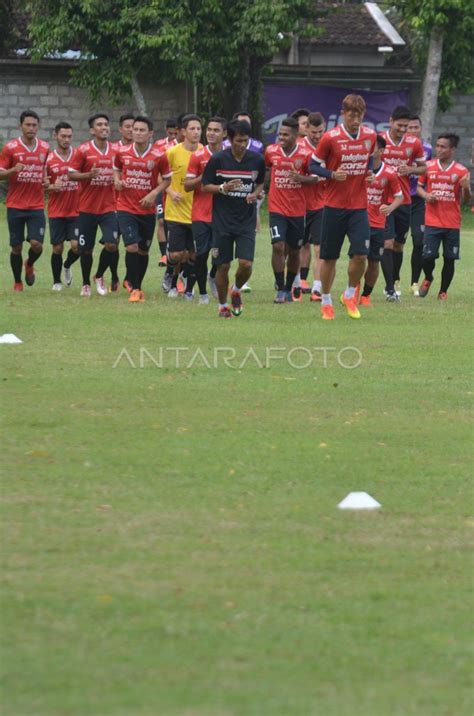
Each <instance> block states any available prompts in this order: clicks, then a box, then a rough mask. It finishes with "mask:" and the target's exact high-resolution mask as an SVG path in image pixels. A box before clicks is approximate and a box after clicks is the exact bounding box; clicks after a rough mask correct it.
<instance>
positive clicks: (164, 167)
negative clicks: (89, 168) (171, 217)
mask: <svg viewBox="0 0 474 716" xmlns="http://www.w3.org/2000/svg"><path fill="white" fill-rule="evenodd" d="M152 133H153V122H152V121H151V120H150V119H148V117H143V116H138V117H136V118H135V120H134V122H133V129H132V138H133V143H132V144H131V145H130V146H129V147H122V148H121V149H120V150H119V151H118V153H117V154H116V156H115V160H114V173H115V189H116V191H117V218H118V224H119V228H120V233H121V235H122V237H123V242H124V244H125V251H126V253H125V263H126V267H127V281H128V282H129V283H130V285H131V288H132V291H131V293H130V296H129V299H128V300H129V301H130V302H131V303H136V302H138V301H139V302H143V301H144V300H145V294H144V293H143V291H142V281H143V278H144V276H145V273H146V270H147V267H148V253H149V250H150V246H151V242H152V240H153V234H154V232H155V222H156V197H157V195H158V193H159V192H161V191H163V189H166V187H167V186H168V184H169V177H170V176H171V173H168V163H167V161H166V154H165V153H164V152H159V151H158V150H156V149H153V148H152V146H151V144H150V140H151V135H152ZM160 175H161V177H162V178H163V181H162V182H161V183H159V177H160Z"/></svg>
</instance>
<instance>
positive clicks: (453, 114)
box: [432, 92, 474, 183]
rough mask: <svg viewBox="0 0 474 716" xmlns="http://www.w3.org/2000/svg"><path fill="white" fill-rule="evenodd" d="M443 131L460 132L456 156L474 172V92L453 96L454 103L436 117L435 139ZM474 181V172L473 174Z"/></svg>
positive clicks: (457, 93)
mask: <svg viewBox="0 0 474 716" xmlns="http://www.w3.org/2000/svg"><path fill="white" fill-rule="evenodd" d="M442 132H454V133H455V134H459V136H460V138H461V141H460V144H459V148H458V151H457V155H456V158H457V159H458V160H459V161H460V162H461V163H462V164H464V165H465V166H466V167H468V168H469V169H470V170H471V172H474V156H473V149H474V148H473V141H474V94H470V95H467V94H460V93H459V92H456V93H455V94H454V96H453V105H452V107H451V109H450V110H449V111H448V112H445V113H444V114H439V115H438V116H437V117H436V122H435V127H434V131H433V137H432V138H433V141H435V139H436V137H437V135H438V134H441V133H442ZM471 179H472V180H473V183H474V174H472V175H471Z"/></svg>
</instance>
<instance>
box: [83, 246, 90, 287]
mask: <svg viewBox="0 0 474 716" xmlns="http://www.w3.org/2000/svg"><path fill="white" fill-rule="evenodd" d="M91 269H92V254H81V271H82V285H83V286H90V284H91Z"/></svg>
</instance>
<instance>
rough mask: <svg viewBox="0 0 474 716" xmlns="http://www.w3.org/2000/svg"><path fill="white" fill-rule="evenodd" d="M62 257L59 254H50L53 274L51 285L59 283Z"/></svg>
mask: <svg viewBox="0 0 474 716" xmlns="http://www.w3.org/2000/svg"><path fill="white" fill-rule="evenodd" d="M62 267H63V257H62V256H61V254H54V253H53V254H51V270H52V272H53V283H61V269H62Z"/></svg>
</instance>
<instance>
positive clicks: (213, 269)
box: [209, 265, 217, 278]
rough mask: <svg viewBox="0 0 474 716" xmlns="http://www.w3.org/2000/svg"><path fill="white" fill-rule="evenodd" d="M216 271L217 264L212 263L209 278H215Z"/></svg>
mask: <svg viewBox="0 0 474 716" xmlns="http://www.w3.org/2000/svg"><path fill="white" fill-rule="evenodd" d="M216 273H217V266H214V265H212V266H211V270H210V271H209V276H210V277H211V278H215V277H216Z"/></svg>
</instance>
